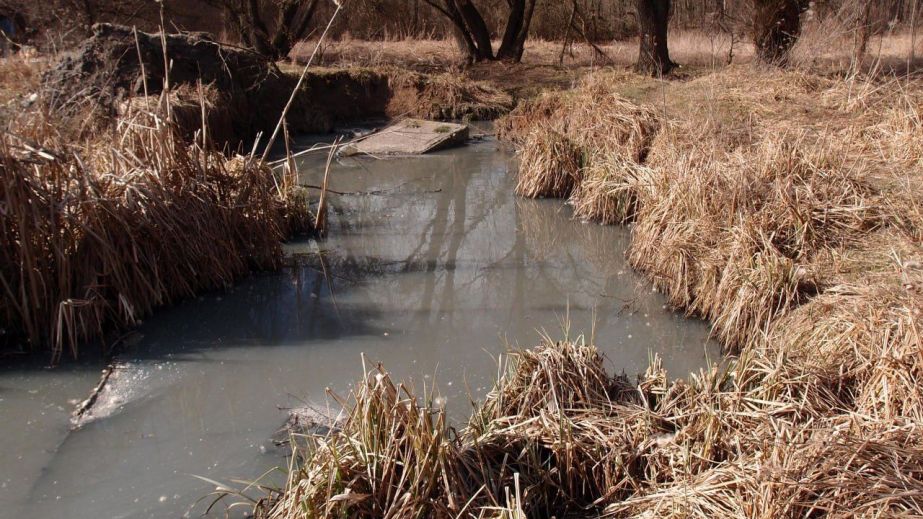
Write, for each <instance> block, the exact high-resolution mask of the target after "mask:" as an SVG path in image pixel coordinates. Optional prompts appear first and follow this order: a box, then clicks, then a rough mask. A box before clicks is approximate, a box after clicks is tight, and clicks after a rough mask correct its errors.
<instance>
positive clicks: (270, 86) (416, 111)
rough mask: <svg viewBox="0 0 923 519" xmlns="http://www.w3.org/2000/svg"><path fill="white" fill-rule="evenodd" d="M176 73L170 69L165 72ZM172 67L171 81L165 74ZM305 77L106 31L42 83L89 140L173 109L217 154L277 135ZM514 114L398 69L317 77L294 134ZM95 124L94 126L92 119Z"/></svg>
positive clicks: (226, 53) (194, 46) (238, 55)
mask: <svg viewBox="0 0 923 519" xmlns="http://www.w3.org/2000/svg"><path fill="white" fill-rule="evenodd" d="M168 64H169V65H168ZM167 66H169V69H170V74H169V75H166V74H164V70H165V67H167ZM300 74H301V69H300V68H298V67H293V66H285V68H284V70H283V69H280V68H279V67H278V66H277V65H276V64H275V63H272V62H270V61H267V60H266V59H265V58H263V57H262V56H259V55H257V54H255V53H253V52H251V51H248V50H245V49H240V48H236V47H231V46H227V45H223V44H220V43H217V42H216V41H215V40H214V39H212V38H211V37H210V36H209V35H208V34H203V33H183V34H167V35H166V36H165V37H163V38H162V37H161V35H160V34H148V33H143V32H136V31H133V30H132V29H130V28H128V27H123V26H117V25H109V24H99V25H97V26H95V27H94V34H93V36H92V37H90V38H89V39H87V40H86V41H84V42H83V44H81V46H80V47H79V48H78V49H76V50H75V51H73V52H71V53H69V54H67V55H65V56H64V58H63V59H61V60H60V61H59V62H58V63H56V64H54V65H52V67H51V68H50V70H49V71H48V72H46V73H45V75H44V79H43V85H42V86H43V91H44V98H45V100H46V102H47V103H48V104H49V105H50V106H51V107H52V108H53V109H54V110H55V111H56V112H58V113H64V114H70V115H71V116H72V117H74V118H75V119H77V118H79V119H80V121H79V123H77V124H78V126H79V127H80V129H81V130H83V131H88V130H90V129H95V128H93V125H94V124H95V125H106V124H109V121H111V120H112V119H113V118H115V117H117V116H119V115H121V114H125V113H127V112H130V111H132V109H141V108H145V107H148V106H150V105H151V104H152V103H157V102H159V96H160V94H161V93H162V92H163V91H164V89H165V87H169V92H170V94H169V96H168V98H169V102H170V104H171V109H172V111H173V114H174V116H175V120H176V121H177V122H179V124H180V126H181V128H182V129H183V131H184V133H185V134H186V135H187V137H192V136H193V134H194V133H195V132H196V131H199V130H200V129H201V128H202V123H203V120H204V122H205V126H206V127H207V128H208V129H209V133H210V136H211V138H212V139H213V140H214V141H215V143H216V144H217V145H218V147H219V148H223V147H224V146H225V145H229V146H230V147H231V148H232V149H236V148H237V147H238V146H239V145H243V146H245V147H249V146H250V145H251V144H252V141H253V139H254V138H255V137H256V135H257V133H258V132H261V131H262V132H271V131H272V130H273V128H274V127H275V125H276V122H277V121H278V119H279V116H280V114H281V113H282V109H283V107H284V106H285V103H286V102H287V100H288V99H289V96H290V95H291V93H292V91H293V90H294V89H295V86H296V84H297V81H298V76H299V75H300ZM511 108H512V99H511V98H510V96H509V95H508V94H505V93H504V92H502V91H500V90H498V89H496V88H494V87H492V86H489V85H487V84H486V83H482V82H477V81H469V80H466V79H465V78H463V77H462V76H460V75H456V74H451V73H438V74H424V73H418V72H412V71H410V70H406V69H400V68H397V67H378V68H368V67H355V68H345V69H336V68H313V69H312V70H311V71H310V72H309V73H308V74H307V76H306V79H305V82H304V84H303V85H302V87H301V89H300V90H299V91H298V92H297V94H296V99H295V103H294V104H293V106H292V109H291V111H290V112H289V116H288V118H287V123H288V125H289V130H290V131H291V132H292V133H307V132H314V133H318V132H329V131H330V130H331V129H332V128H333V126H334V124H336V123H343V122H348V121H355V120H364V119H370V118H374V117H396V116H403V115H409V116H414V117H421V118H429V119H462V118H468V119H493V118H495V117H497V116H499V115H502V114H504V113H506V112H507V111H509V110H510V109H511ZM88 118H89V120H90V121H91V123H88V122H87V119H88Z"/></svg>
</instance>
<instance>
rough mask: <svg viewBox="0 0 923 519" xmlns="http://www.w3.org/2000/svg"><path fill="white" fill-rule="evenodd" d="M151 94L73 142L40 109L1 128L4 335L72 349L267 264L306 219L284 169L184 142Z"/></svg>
mask: <svg viewBox="0 0 923 519" xmlns="http://www.w3.org/2000/svg"><path fill="white" fill-rule="evenodd" d="M150 104H152V105H155V106H154V107H153V108H151V109H140V108H138V107H137V106H136V107H133V108H131V109H130V110H129V112H128V113H126V114H125V115H124V116H122V117H120V118H119V119H118V120H117V122H116V123H115V127H114V128H113V129H112V130H111V132H110V133H108V134H105V135H97V136H94V137H92V138H90V139H89V140H86V141H83V142H80V143H74V142H71V141H69V138H68V137H67V136H66V134H65V133H64V132H65V131H66V129H63V128H59V127H58V124H57V121H56V120H55V118H54V117H53V116H50V115H47V114H44V113H40V112H38V113H34V114H31V115H30V116H29V117H24V118H23V121H20V122H19V125H18V126H17V127H16V128H15V129H14V131H13V132H10V133H4V134H3V135H2V137H0V205H2V207H3V208H4V210H3V211H0V279H2V291H0V316H2V320H3V323H4V324H3V328H4V337H3V341H4V343H3V346H5V347H8V348H18V349H20V350H37V351H42V350H45V351H50V353H51V358H52V361H53V362H57V361H58V360H60V359H61V357H62V356H63V355H70V356H74V357H76V356H77V353H78V349H79V347H80V346H81V345H83V344H84V343H85V342H87V341H91V340H93V341H96V340H99V341H105V339H106V338H107V337H110V336H108V334H109V333H110V332H112V331H117V330H119V329H120V328H124V327H126V326H131V325H133V324H136V323H137V322H138V320H139V319H141V318H143V317H144V316H145V315H147V314H149V313H150V312H151V311H152V310H153V309H154V308H156V307H158V306H162V305H166V304H170V303H171V302H174V301H177V300H179V299H181V298H184V297H190V296H192V295H194V294H196V293H197V292H199V291H202V290H206V289H213V288H220V287H225V286H228V285H229V284H230V283H232V282H233V281H234V280H235V279H237V278H239V277H240V276H242V275H245V274H246V273H248V272H249V271H250V270H251V269H269V268H273V267H276V266H277V265H278V264H279V262H280V260H281V246H280V242H281V241H282V240H283V239H285V238H286V237H287V236H289V235H290V234H291V233H292V232H295V231H298V230H306V229H307V228H308V226H309V225H310V221H309V220H310V219H309V218H308V215H307V200H306V199H305V198H304V195H303V194H302V193H300V192H299V191H298V190H297V189H296V188H295V187H294V182H293V181H292V179H291V178H290V177H291V175H288V176H286V177H285V178H280V179H277V178H276V177H275V175H276V174H275V173H274V172H273V171H271V170H270V169H269V167H268V166H265V165H261V164H259V163H258V162H257V161H255V160H251V159H248V158H244V157H239V156H238V157H234V158H231V159H229V158H228V157H226V156H225V155H223V154H220V153H217V152H215V151H214V150H213V149H212V148H205V147H203V146H202V145H200V144H199V143H195V144H192V145H190V144H189V142H188V141H187V140H186V139H184V138H183V136H182V135H181V133H180V130H179V128H178V127H177V126H176V124H174V123H173V122H171V120H170V116H169V115H168V111H165V110H164V107H163V104H157V103H150Z"/></svg>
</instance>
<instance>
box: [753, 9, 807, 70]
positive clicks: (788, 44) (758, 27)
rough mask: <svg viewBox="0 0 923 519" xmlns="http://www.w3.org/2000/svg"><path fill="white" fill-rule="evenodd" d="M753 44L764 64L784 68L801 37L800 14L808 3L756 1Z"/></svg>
mask: <svg viewBox="0 0 923 519" xmlns="http://www.w3.org/2000/svg"><path fill="white" fill-rule="evenodd" d="M753 3H754V10H753V43H754V44H755V45H756V55H757V57H759V59H760V60H761V61H763V62H764V63H769V64H773V65H780V66H782V65H785V64H787V63H788V58H789V51H791V50H792V47H793V46H794V45H795V42H796V41H798V36H800V35H801V13H802V11H804V10H805V9H807V7H808V2H807V0H754V2H753Z"/></svg>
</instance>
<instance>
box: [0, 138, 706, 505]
mask: <svg viewBox="0 0 923 519" xmlns="http://www.w3.org/2000/svg"><path fill="white" fill-rule="evenodd" d="M303 144H304V143H303ZM323 162H324V157H320V156H313V157H311V156H309V157H306V158H303V160H302V169H303V171H304V178H303V180H304V182H305V183H306V184H319V183H320V180H321V178H322V175H323ZM515 167H516V164H515V159H514V157H513V155H512V153H510V152H508V151H505V150H503V149H501V148H500V146H499V145H498V143H497V142H496V141H494V140H493V139H491V138H486V139H483V140H481V141H480V142H477V143H475V144H472V145H469V146H467V147H464V148H458V149H454V150H448V151H444V152H439V153H436V154H432V155H428V156H425V157H418V158H402V159H389V160H376V159H369V158H352V159H342V160H341V161H338V162H337V163H336V164H335V165H334V167H333V169H332V173H331V178H332V180H331V186H332V187H333V188H335V189H336V190H337V191H341V192H348V193H352V194H348V195H333V196H332V199H333V201H332V207H333V210H332V212H331V214H330V225H331V228H330V233H329V234H330V237H329V238H328V239H327V240H325V241H323V242H313V241H305V242H297V243H291V244H288V245H287V253H288V256H289V259H288V260H287V263H288V266H287V267H286V268H285V269H283V270H282V271H281V272H278V273H274V274H261V275H255V276H252V277H250V278H249V279H246V280H245V281H243V282H242V283H240V284H238V285H237V286H235V287H234V288H232V289H230V290H228V291H225V292H220V293H210V294H206V295H204V296H202V297H199V298H198V299H196V300H191V301H187V302H185V303H182V304H180V305H177V306H175V307H172V308H169V309H165V310H162V311H159V312H158V313H157V314H156V315H155V316H153V317H152V318H150V319H148V320H147V321H146V322H145V323H144V324H143V325H142V326H141V327H140V328H139V329H138V330H137V331H136V332H134V333H133V334H132V335H131V336H130V337H129V338H128V340H126V344H127V347H126V348H125V350H124V351H123V353H121V354H120V356H119V361H118V362H119V363H120V365H121V366H122V367H121V368H120V369H121V373H122V375H123V376H121V377H120V378H119V379H118V380H117V381H115V385H114V386H113V387H111V388H110V389H111V390H112V392H111V398H107V399H106V401H104V402H100V403H99V404H98V405H99V407H98V408H97V409H94V410H93V416H92V419H90V420H88V421H87V423H85V424H84V425H83V426H82V427H81V428H79V429H77V430H70V422H69V419H70V412H71V410H72V409H73V406H74V402H75V401H78V400H81V399H83V398H85V397H86V396H87V394H88V393H89V392H90V390H91V389H92V388H93V387H94V386H95V385H96V384H97V382H98V380H99V372H100V370H101V369H102V367H103V366H102V365H100V364H95V363H84V364H80V365H68V366H63V367H59V368H56V369H53V370H48V369H44V368H42V367H39V366H23V365H19V366H10V367H5V368H3V369H2V370H0V416H2V417H3V418H4V419H3V420H2V422H0V434H2V436H3V438H4V439H5V441H4V442H3V443H2V445H0V466H2V467H4V468H5V470H4V471H3V474H2V475H0V515H2V516H5V517H62V516H68V517H74V518H83V517H86V518H90V517H93V518H96V517H151V516H158V517H173V516H181V515H183V514H189V515H191V516H195V515H197V514H199V513H201V512H202V511H203V510H204V506H205V505H204V504H199V505H198V506H196V507H193V504H194V502H195V501H196V499H198V498H200V497H202V496H204V495H206V494H207V493H208V492H209V491H211V490H213V487H214V485H213V484H211V483H208V482H206V481H203V480H200V479H196V478H195V477H194V476H193V475H198V476H203V477H206V478H211V479H214V480H221V481H228V480H230V479H231V478H235V477H239V478H242V479H253V478H255V477H257V476H259V475H260V474H262V473H264V472H266V471H267V470H269V469H271V468H272V467H276V466H285V464H286V462H287V461H286V458H285V454H286V453H285V451H284V450H283V449H281V448H279V447H276V446H275V444H274V443H273V441H272V437H273V435H274V434H275V433H276V432H277V431H278V430H279V428H280V427H281V426H282V425H283V423H284V422H285V420H286V416H287V410H286V409H287V408H296V407H302V406H305V405H311V406H314V407H317V408H321V409H323V408H325V406H326V405H327V404H326V399H325V390H326V389H327V388H330V389H332V390H334V391H336V392H338V393H340V394H345V393H346V392H347V391H348V389H349V387H350V384H351V383H352V382H353V381H354V380H355V379H356V378H357V377H359V376H360V375H361V365H360V356H361V354H362V353H365V354H366V356H367V357H368V359H369V360H371V361H382V362H384V364H385V366H387V368H388V369H389V370H392V372H393V374H394V378H395V379H398V380H413V381H414V382H415V383H416V384H418V385H419V386H418V387H419V388H420V389H422V388H423V386H426V387H427V388H430V387H432V386H433V385H436V386H437V387H438V388H439V392H440V393H441V395H442V396H444V397H445V398H446V400H447V402H448V404H447V405H448V407H449V409H450V411H451V414H452V415H453V416H456V417H458V418H459V419H463V418H464V417H466V416H467V414H468V410H469V409H468V406H467V395H468V393H469V391H470V393H471V394H472V396H474V397H481V396H483V395H484V393H485V392H486V391H487V390H488V389H489V388H490V386H491V384H492V383H493V381H494V378H495V377H496V373H497V366H496V356H497V355H500V354H502V353H503V352H504V351H505V350H506V348H507V345H520V346H525V347H528V346H532V345H534V344H535V343H536V342H537V340H538V336H539V332H540V331H541V330H546V331H547V333H548V334H550V335H551V336H552V337H559V336H562V335H563V333H564V331H563V330H562V325H561V324H559V323H561V322H562V321H565V320H569V328H570V333H571V334H572V335H574V334H577V333H583V332H585V333H587V334H589V333H590V331H591V330H592V331H593V333H594V335H595V338H596V343H597V344H599V345H600V347H601V349H602V351H603V352H604V353H605V354H606V355H607V357H608V359H609V368H610V369H611V370H612V371H615V372H618V371H624V372H625V373H628V374H635V373H637V372H640V371H643V370H644V369H645V368H646V367H647V366H648V360H649V356H650V355H651V354H652V353H658V354H660V355H661V356H662V358H663V361H664V366H665V367H666V368H667V369H668V372H669V373H671V374H673V375H676V376H682V375H684V374H686V373H690V372H692V371H695V370H697V369H698V368H700V367H702V366H705V365H706V364H707V362H708V360H709V359H711V360H714V359H715V358H716V357H717V356H718V355H719V350H718V348H717V346H716V345H715V344H714V343H712V342H710V341H708V338H707V337H708V333H709V329H708V326H707V325H706V324H705V323H703V322H699V321H693V320H687V319H685V318H683V317H682V316H681V315H678V314H676V313H674V312H672V311H670V310H669V309H667V307H666V306H665V301H664V299H663V298H662V297H661V296H660V295H659V294H657V293H655V292H653V291H652V290H651V288H650V285H649V284H648V283H646V282H644V281H643V280H642V279H641V278H640V277H639V276H637V275H636V274H634V273H633V272H632V271H631V270H630V268H629V266H628V264H627V263H626V261H625V259H624V256H623V251H624V250H625V249H626V247H627V245H628V241H629V232H630V231H629V230H627V229H625V228H621V227H602V226H597V225H585V224H581V223H579V222H577V221H574V220H573V219H572V218H571V215H570V212H569V209H568V208H566V207H563V206H562V205H561V204H560V203H559V202H557V201H553V200H552V201H542V200H525V199H520V198H517V197H516V196H515V194H514V190H513V185H514V182H515V178H514V175H513V173H514V171H511V169H512V168H515ZM357 193H365V194H357ZM6 468H14V470H6ZM282 480H283V478H282V475H281V474H275V475H274V476H270V477H269V479H268V481H275V482H276V483H281V482H282ZM220 513H223V511H222V512H220Z"/></svg>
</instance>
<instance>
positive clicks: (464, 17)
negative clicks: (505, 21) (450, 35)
mask: <svg viewBox="0 0 923 519" xmlns="http://www.w3.org/2000/svg"><path fill="white" fill-rule="evenodd" d="M424 1H425V2H426V3H427V4H428V5H430V6H431V7H433V8H434V9H436V10H437V11H439V12H440V13H442V15H443V16H445V17H446V18H448V19H449V21H450V22H452V26H453V28H454V29H455V36H456V38H457V39H458V40H459V42H460V43H461V45H460V46H461V47H463V50H464V51H465V52H466V54H467V58H468V61H469V62H475V61H484V60H490V59H494V50H493V44H492V43H491V41H490V30H489V29H488V28H487V24H486V23H485V22H484V18H482V17H481V13H480V12H479V11H478V10H477V8H476V7H475V6H474V4H472V3H471V0H442V2H438V1H437V0H424Z"/></svg>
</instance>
